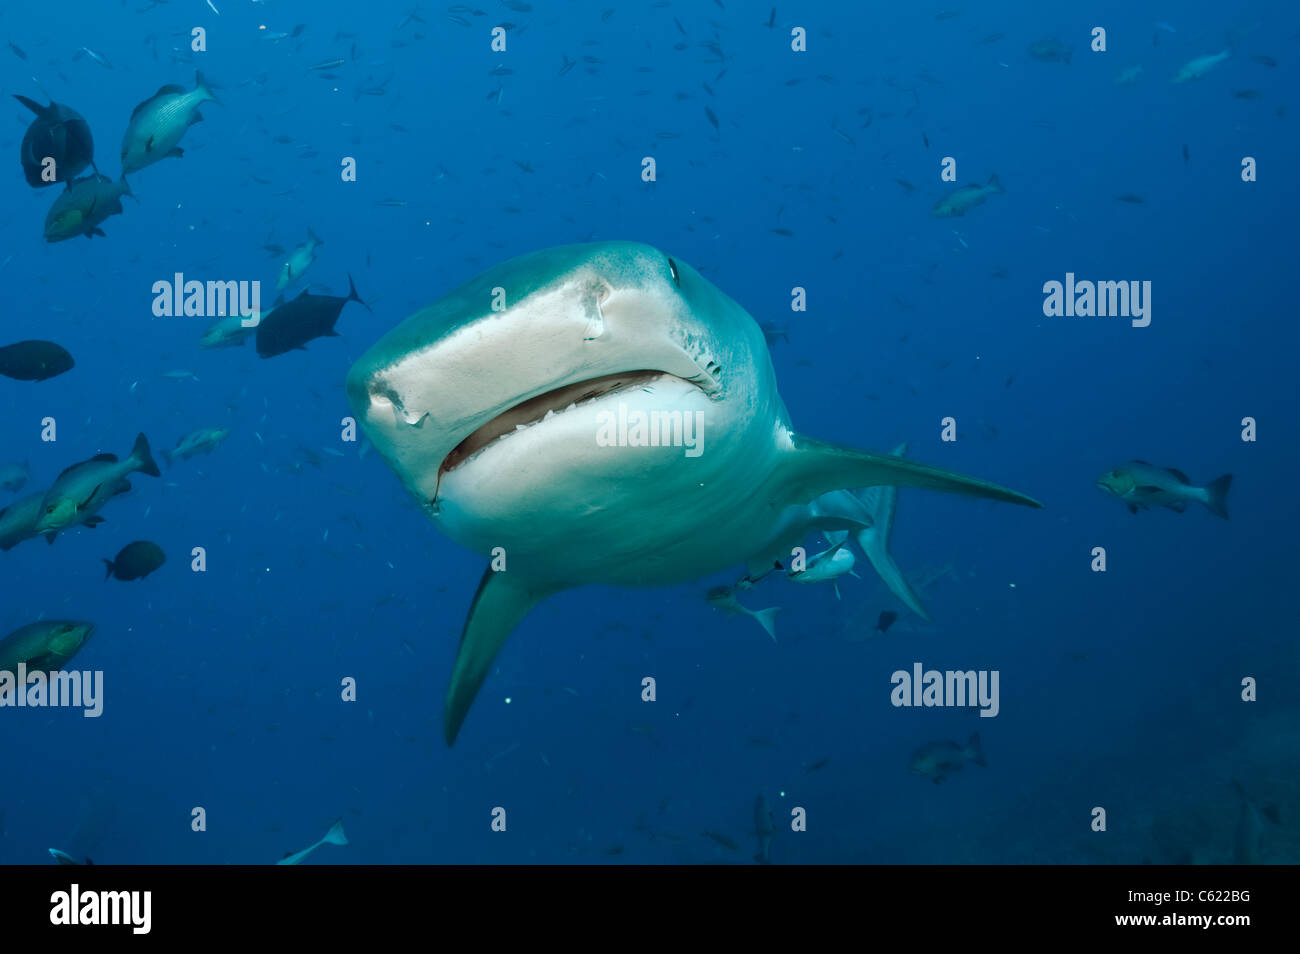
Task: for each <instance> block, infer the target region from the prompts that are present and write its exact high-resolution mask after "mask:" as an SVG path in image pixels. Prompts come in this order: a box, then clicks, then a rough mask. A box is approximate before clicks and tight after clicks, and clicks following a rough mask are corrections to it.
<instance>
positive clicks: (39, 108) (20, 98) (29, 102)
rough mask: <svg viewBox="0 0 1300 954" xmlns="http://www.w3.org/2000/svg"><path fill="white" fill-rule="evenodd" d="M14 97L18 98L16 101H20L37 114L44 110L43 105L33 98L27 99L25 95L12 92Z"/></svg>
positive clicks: (42, 112) (41, 113)
mask: <svg viewBox="0 0 1300 954" xmlns="http://www.w3.org/2000/svg"><path fill="white" fill-rule="evenodd" d="M14 99H16V100H18V102H20V103H22V104H23V105H24V106H26V107H27V108H28V109H30V110H31V111H32V112H34V113H35V114H36V115H37V116H40V115H43V114H44V112H45V107H44V106H42V105H41V104H40V103H38V102H36V101H35V100H31V99H28V98H27V97H26V96H19V95H18V94H17V93H14Z"/></svg>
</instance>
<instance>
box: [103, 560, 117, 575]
mask: <svg viewBox="0 0 1300 954" xmlns="http://www.w3.org/2000/svg"><path fill="white" fill-rule="evenodd" d="M114 569H115V567H114V566H113V561H112V560H109V559H107V558H105V559H104V579H106V580H107V579H108V578H109V577H110V576H112V575H113V570H114Z"/></svg>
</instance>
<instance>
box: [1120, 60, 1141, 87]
mask: <svg viewBox="0 0 1300 954" xmlns="http://www.w3.org/2000/svg"><path fill="white" fill-rule="evenodd" d="M1141 75H1142V66H1141V64H1138V65H1135V66H1126V67H1124V69H1122V70H1120V71H1119V75H1118V76H1116V77H1115V85H1116V86H1129V85H1132V84H1133V83H1135V82H1137V78H1138V77H1139V76H1141Z"/></svg>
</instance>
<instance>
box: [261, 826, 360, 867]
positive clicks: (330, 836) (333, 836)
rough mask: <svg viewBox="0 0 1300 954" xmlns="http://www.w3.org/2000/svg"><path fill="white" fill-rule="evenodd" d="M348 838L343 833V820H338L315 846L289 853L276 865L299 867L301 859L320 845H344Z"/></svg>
mask: <svg viewBox="0 0 1300 954" xmlns="http://www.w3.org/2000/svg"><path fill="white" fill-rule="evenodd" d="M347 843H348V836H347V835H346V834H344V832H343V819H341V818H340V819H339V820H338V821H336V822H335V823H334V824H333V825H331V826H330V830H329V831H327V832H326V833H325V837H324V838H322V839H321V840H320V841H318V842H316V843H315V844H312V845H308V846H307V847H306V848H304V849H303V850H302V851H291V852H289V853H288V854H286V855H285V856H284V857H283V858H281V859H280V860H279V861H277V862H276V864H277V865H300V864H302V862H303V859H304V858H306V857H307V856H308V855H310V854H311V853H312V852H313V851H315V850H316V849H317V848H319V847H320V846H321V845H346V844H347Z"/></svg>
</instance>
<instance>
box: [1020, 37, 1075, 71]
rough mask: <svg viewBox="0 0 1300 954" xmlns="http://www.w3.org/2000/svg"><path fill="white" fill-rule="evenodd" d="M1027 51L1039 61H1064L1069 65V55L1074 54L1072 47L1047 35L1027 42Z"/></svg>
mask: <svg viewBox="0 0 1300 954" xmlns="http://www.w3.org/2000/svg"><path fill="white" fill-rule="evenodd" d="M1027 52H1028V53H1029V55H1030V56H1032V57H1033V58H1034V59H1036V60H1038V61H1039V62H1042V63H1064V64H1065V65H1066V66H1069V65H1070V57H1071V56H1073V55H1074V47H1072V46H1066V45H1065V44H1064V43H1062V42H1061V41H1060V40H1058V39H1057V38H1056V37H1054V36H1049V37H1044V38H1043V39H1041V40H1036V41H1034V42H1033V43H1031V44H1029V46H1028V48H1027Z"/></svg>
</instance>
